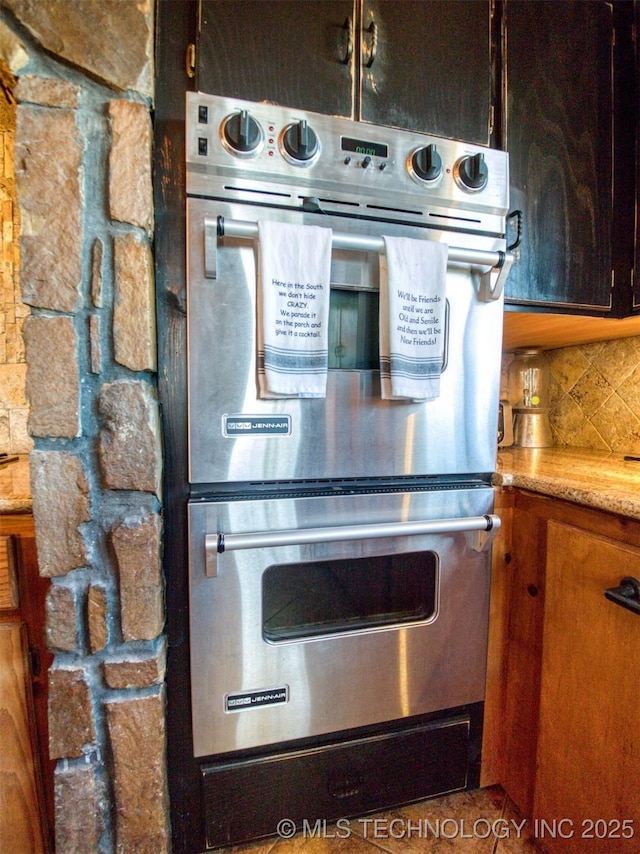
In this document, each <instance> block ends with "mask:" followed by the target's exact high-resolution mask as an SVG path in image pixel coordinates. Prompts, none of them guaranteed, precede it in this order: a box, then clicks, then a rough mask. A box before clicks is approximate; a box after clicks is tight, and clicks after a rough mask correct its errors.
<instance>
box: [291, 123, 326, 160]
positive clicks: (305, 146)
mask: <svg viewBox="0 0 640 854" xmlns="http://www.w3.org/2000/svg"><path fill="white" fill-rule="evenodd" d="M282 146H283V148H284V151H285V155H288V159H290V160H292V161H297V162H299V163H309V162H310V161H312V160H314V159H315V158H316V157H317V155H318V153H319V151H320V143H319V142H318V137H317V135H316V132H315V131H314V129H313V128H312V127H311V126H310V125H309V124H308V123H307V122H306V121H305V120H304V119H302V120H301V121H299V122H296V123H295V124H293V125H289V126H288V127H286V128H285V129H284V132H283V134H282Z"/></svg>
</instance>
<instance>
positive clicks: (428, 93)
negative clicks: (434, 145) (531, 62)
mask: <svg viewBox="0 0 640 854" xmlns="http://www.w3.org/2000/svg"><path fill="white" fill-rule="evenodd" d="M493 21H494V18H493V17H492V5H491V4H490V3H489V2H488V0H486V2H485V0H473V2H467V3H458V2H452V0H430V1H429V2H415V0H404V2H402V0H401V1H400V2H391V0H306V2H304V3H300V2H298V0H277V2H272V0H267V2H265V0H202V2H201V4H200V16H199V32H198V44H197V49H196V83H197V88H198V89H200V90H201V91H204V92H208V93H211V94H216V95H229V96H232V97H237V98H242V99H245V100H250V101H263V100H264V101H272V102H274V103H277V104H282V105H285V106H290V107H295V108H299V109H305V110H310V111H314V112H319V113H326V114H330V115H337V116H345V117H347V118H357V119H361V120H363V121H367V122H372V123H375V124H382V125H391V126H395V127H400V128H407V129H410V130H417V131H424V132H428V133H433V134H435V135H438V136H445V137H452V138H456V139H465V140H467V141H469V142H477V143H481V144H488V143H489V141H490V134H491V128H492V116H493V110H492V106H493V73H492V69H493V63H494V49H493V48H492V44H494V43H495V42H496V41H497V39H492V33H493V31H494V26H493V24H492V22H493Z"/></svg>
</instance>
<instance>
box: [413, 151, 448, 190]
mask: <svg viewBox="0 0 640 854" xmlns="http://www.w3.org/2000/svg"><path fill="white" fill-rule="evenodd" d="M411 169H412V170H413V173H414V174H415V175H416V176H417V177H418V178H420V179H421V180H422V181H435V180H436V178H439V177H440V175H441V174H442V158H441V157H440V155H439V154H438V149H437V148H436V146H435V145H433V144H431V145H425V146H424V147H423V148H419V149H418V150H417V151H414V152H413V156H412V158H411Z"/></svg>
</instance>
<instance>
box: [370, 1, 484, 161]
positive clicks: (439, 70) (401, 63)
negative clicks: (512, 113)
mask: <svg viewBox="0 0 640 854" xmlns="http://www.w3.org/2000/svg"><path fill="white" fill-rule="evenodd" d="M491 32H492V27H491V4H490V3H489V2H488V0H487V2H485V0H467V2H455V0H454V2H452V0H428V2H415V0H399V2H389V0H364V3H363V7H362V23H361V46H362V50H361V60H360V74H361V102H362V106H361V114H360V116H359V118H361V119H363V120H364V121H367V122H374V123H376V124H382V125H393V126H395V127H400V128H407V129H409V130H415V131H423V132H426V133H431V134H434V135H435V136H445V137H450V138H453V139H462V140H465V141H467V142H475V143H479V144H481V145H487V144H488V143H489V140H490V135H491V115H492V110H491V107H492V47H491V42H492V39H491Z"/></svg>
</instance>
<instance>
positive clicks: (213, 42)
mask: <svg viewBox="0 0 640 854" xmlns="http://www.w3.org/2000/svg"><path fill="white" fill-rule="evenodd" d="M347 18H349V19H350V21H351V23H352V24H353V22H354V3H353V2H352V0H305V2H304V3H300V2H299V0H277V2H265V0H202V2H201V4H200V17H199V21H200V28H199V35H198V48H197V54H196V55H197V86H198V89H199V90H200V91H202V92H207V93H209V94H211V95H228V96H230V97H235V98H242V99H245V100H248V101H271V102H272V103H274V104H281V105H283V106H287V107H297V108H299V109H304V110H311V111H314V112H318V113H328V114H333V115H338V116H346V117H350V116H351V115H352V73H353V67H354V62H355V60H354V57H353V56H352V58H351V60H350V61H349V62H347V64H345V63H344V62H343V60H344V58H345V57H346V55H347V50H348V45H347V42H348V30H347V29H346V28H344V24H345V21H346V20H347ZM353 38H354V39H355V36H354V37H353ZM355 53H356V51H355V49H354V51H353V54H354V55H355Z"/></svg>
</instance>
